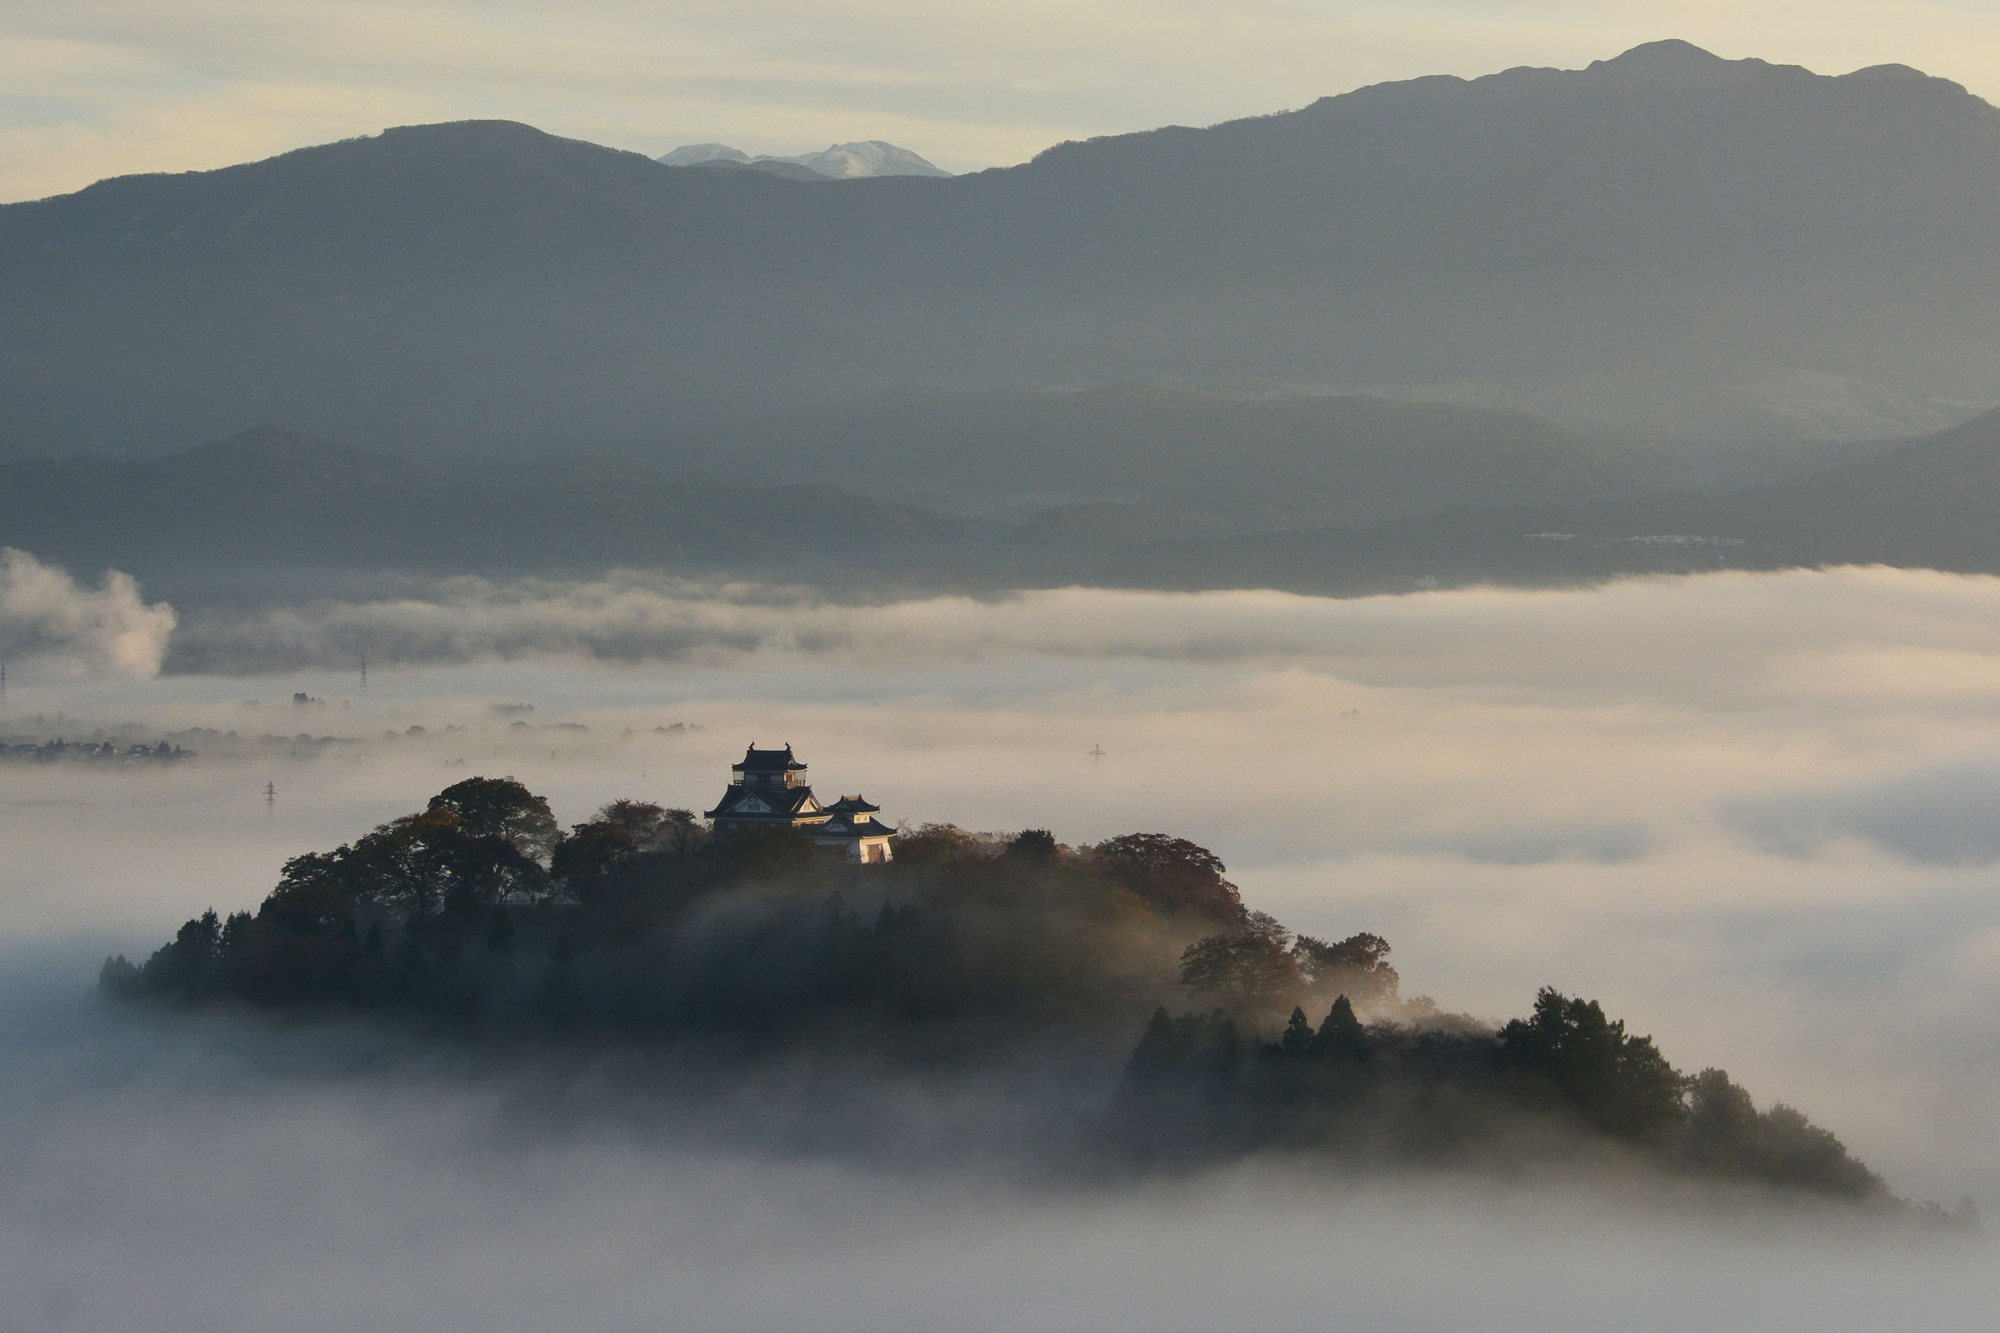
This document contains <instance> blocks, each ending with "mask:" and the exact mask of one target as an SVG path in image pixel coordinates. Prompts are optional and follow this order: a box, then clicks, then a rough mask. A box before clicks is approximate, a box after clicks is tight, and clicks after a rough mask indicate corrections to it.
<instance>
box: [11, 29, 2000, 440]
mask: <svg viewBox="0 0 2000 1333" xmlns="http://www.w3.org/2000/svg"><path fill="white" fill-rule="evenodd" d="M0 285H4V289H5V290H6V291H7V292H8V300H7V301H6V302H5V303H4V304H0V444H4V446H5V447H6V448H9V449H11V450H12V451H13V452H14V453H15V454H16V455H17V456H19V455H20V454H22V453H44V452H48V451H50V450H51V449H62V448H77V447H80V446H86V445H88V446H92V447H96V448H100V449H105V448H116V449H159V448H162V447H165V446H168V445H171V444H173V443H176V442H180V441H187V440H192V439H199V438H210V437H213V436H216V435H221V434H224V433H227V432H228V431H230V430H234V429H236V428H238V427H240V426H241V425H242V424H243V423H244V422H246V421H254V420H284V421H291V422H297V423H301V424H305V425H309V426H311V427H312V428H313V429H315V430H318V431H320V432H322V433H326V434H330V435H337V436H339V437H341V438H349V439H355V440H360V441H365V442H371V443H389V444H394V445H397V446H400V447H405V448H442V449H451V450H473V451H480V452H504V451H509V450H512V451H544V450H551V449H565V448H568V447H571V446H572V445H574V444H577V443H588V444H591V445H595V446H613V447H624V448H634V449H644V450H647V451H649V452H652V453H654V454H656V455H659V456H664V457H672V456H673V455H674V453H675V451H676V450H677V449H679V448H681V447H682V445H683V443H684V439H685V435H686V432H687V431H688V430H689V429H692V428H694V427H698V426H703V425H705V424H708V423H712V422H714V421H716V420H718V419H722V418H726V417H733V416H742V415H747V414H749V413H751V412H753V411H755V410H757V409H759V408H761V407H763V406H765V405H769V404H776V403H785V402H791V403H798V402H804V401H810V400H814V399H827V398H835V397H851V396H853V395H856V394H864V393H867V392H870V391H872V390H876V389H882V388H888V387H892V386H922V387H930V388H947V389H960V388H969V387H977V386H989V385H997V384H1006V383H1061V384H1072V385H1075V384H1093V383H1107V382H1113V381H1117V380H1123V379H1145V378H1154V377H1162V376H1186V375H1192V376H1200V377H1210V378H1219V377H1227V376H1233V375H1243V376H1258V377H1266V378H1272V379H1281V380H1288V381H1293V382H1299V383H1307V384H1319V385H1344V386H1357V387H1358V386H1398V385H1400V386H1405V387H1408V386H1425V385H1467V384H1471V385H1486V386H1500V388H1502V389H1505V388H1506V387H1507V386H1528V385H1547V384H1550V383H1568V382H1571V381H1575V380H1579V379H1588V378H1590V377H1600V378H1603V377H1610V378H1614V379H1617V380H1619V382H1621V383H1629V384H1631V385H1632V386H1634V388H1633V392H1635V393H1642V394H1643V393H1644V392H1646V391H1647V389H1646V386H1648V385H1674V386H1678V387H1679V388H1682V389H1685V388H1686V387H1687V386H1695V387H1696V388H1697V389H1698V388H1699V387H1700V386H1703V385H1710V386H1725V385H1734V384H1740V383H1741V382H1743V381H1745V380H1746V379H1750V380H1754V379H1761V378H1766V377H1771V376H1782V375H1786V374H1793V373H1797V372H1802V371H1806V372H1812V373H1816V374H1826V375H1833V376H1849V377H1855V378H1858V379H1861V380H1865V381H1868V382H1870V383H1879V384H1883V385H1888V386H1892V387H1895V388H1898V389H1899V390H1902V391H1908V392H1910V393H1912V394H1916V395H1926V394H1945V395H1949V396H1956V397H1962V398H1980V397H1987V398H1990V397H1991V396H1992V394H1993V386H1994V383H1995V382H1996V380H2000V112H1996V111H1995V110H1994V109H1993V108H1992V107H1990V106H1988V105H1987V104H1986V103H1984V102H1981V101H1979V100H1978V99H1977V98H1974V97H1972V96H1970V95H1969V94H1967V93H1966V92H1965V91H1964V90H1963V89H1962V88H1959V87H1958V86H1957V85H1955V84H1950V83H1947V82H1944V81H1942V80H1936V79H1929V78H1925V77H1923V76H1921V75H1917V74H1915V73H1913V72H1910V71H1902V70H1894V69H1884V70H1875V71H1864V72H1862V73H1860V74H1856V75H1849V76H1846V77H1842V78H1825V77H1821V76H1818V75H1814V74H1810V73H1808V72H1806V71H1804V70H1800V69H1795V68H1789V67H1781V66H1771V65H1766V64H1763V63H1762V62H1758V61H1739V62H1727V61H1721V60H1717V59H1716V58H1715V57H1713V56H1709V55H1707V54H1705V53H1702V52H1698V51H1696V50H1694V49H1693V48H1690V47H1686V46H1684V45H1678V44H1662V45H1657V46H1653V47H1646V48H1640V49H1639V50H1637V51H1635V52H1631V53H1628V54H1627V55H1625V56H1623V57H1620V58H1619V59H1617V60H1612V61H1605V62H1600V63H1599V64H1597V65H1594V66H1592V67H1591V68H1590V69H1588V70H1583V71H1555V70H1533V69H1521V70H1511V71H1508V72H1506V73H1502V74H1496V75H1493V76H1490V77H1488V78H1483V79H1478V80H1473V81H1470V82H1468V81H1464V80H1459V79H1454V78H1433V79H1420V80H1415V81H1411V82H1407V83H1398V84H1385V85H1380V86H1377V87H1372V88H1365V89H1362V90H1360V91H1357V92H1354V93H1350V94H1347V95H1344V96H1341V97H1335V98H1328V99H1325V100H1323V101H1321V102H1317V103H1314V104H1313V105H1311V106H1309V107H1306V108H1304V109H1302V110H1300V111H1296V112H1291V113H1287V114H1283V115H1276V116H1270V117H1263V118H1258V119H1253V120H1245V121H1237V122H1232V123H1229V124H1224V125H1219V126H1215V127H1212V128H1210V129H1206V130H1194V129H1182V128H1168V129H1163V130H1158V131H1153V132H1150V133H1146V134H1136V135H1123V136H1117V137H1113V138H1107V139H1099V140H1093V141H1090V142H1087V143H1077V144H1065V145H1061V146H1058V147H1056V148H1053V149H1051V150H1049V151H1048V152H1046V153H1044V154H1042V155H1041V156H1039V157H1037V158H1036V159H1035V160H1034V161H1032V162H1030V163H1027V164H1025V165H1023V166H1020V167H1016V168H1011V169H1008V170H1004V171H989V172H982V173H977V174H974V175H970V176H962V177H954V178H950V179H921V178H911V177H894V178H879V179H864V180H852V181H844V182H837V183H834V184H833V185H832V186H831V187H829V185H828V184H827V183H825V182H806V181H790V180H784V179H780V178H777V177H775V176H772V175H770V174H768V173H764V172H758V171H744V170H720V169H718V170H701V171H687V170H673V169H669V168H666V167H662V166H660V165H659V164H657V163H654V162H651V161H649V160H648V159H646V158H644V157H642V156H639V155H637V154H629V153H618V152H613V151H611V150H608V149H603V148H598V147H594V146H592V145H588V144H580V143H575V142H572V141H566V140H560V139H555V138H552V137H550V136H547V135H543V134H540V133H538V132H536V131H534V130H531V129H528V128H527V127H525V126H519V125H511V124H506V123H496V122H474V123H465V124H455V125H442V126H424V127H413V128H406V129H399V130H392V131H388V132H386V133H384V134H382V135H380V136H377V137H374V138H370V139H363V140H355V141H349V142H345V143H340V144H330V145H326V146H323V147H320V148H313V149H306V150H302V151H300V152H296V153H290V154H286V155H284V156H282V157H279V158H274V159H271V160H269V161H267V162H261V163H254V164H250V165H246V166H242V167H235V168H230V169H228V170H225V171H218V172H208V173H199V174H190V175H182V176H145V177H130V178H124V179H120V180H115V181H108V182H104V183H101V184H99V185H96V186H93V187H91V188H90V189H87V190H84V191H81V192H79V193H77V194H74V195H69V196H64V197H61V198H57V199H51V200H43V201H39V202H35V203H27V204H15V205H9V206H6V207H4V208H0Z"/></svg>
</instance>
